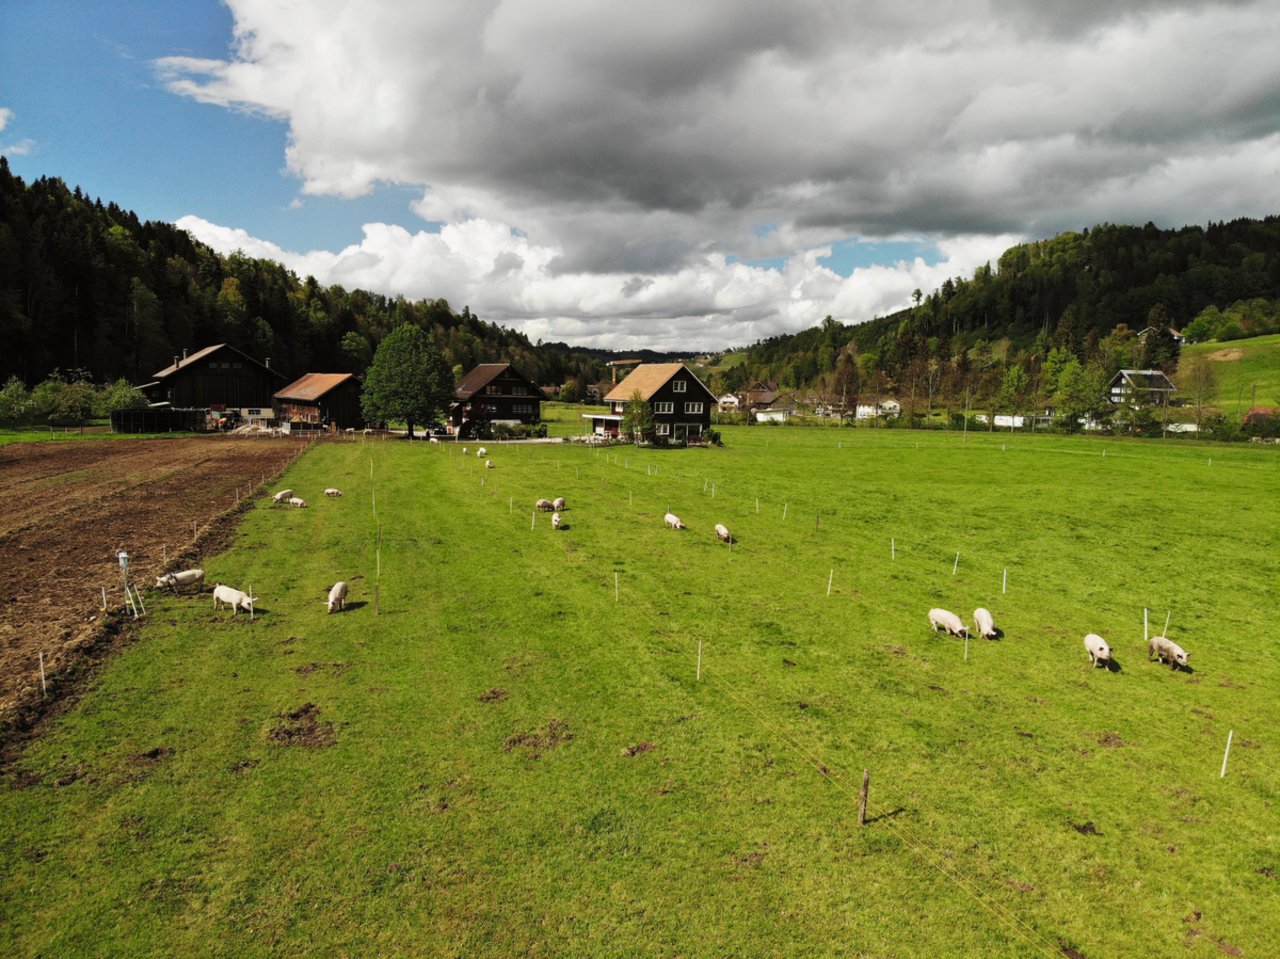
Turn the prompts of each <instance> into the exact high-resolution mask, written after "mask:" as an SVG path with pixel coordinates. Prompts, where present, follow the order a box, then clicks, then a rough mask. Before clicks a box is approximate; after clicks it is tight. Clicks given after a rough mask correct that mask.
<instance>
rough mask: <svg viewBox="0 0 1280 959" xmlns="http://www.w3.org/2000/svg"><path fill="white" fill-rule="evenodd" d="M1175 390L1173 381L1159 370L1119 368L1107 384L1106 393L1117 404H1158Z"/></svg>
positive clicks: (1164, 400) (1161, 403) (1163, 401)
mask: <svg viewBox="0 0 1280 959" xmlns="http://www.w3.org/2000/svg"><path fill="white" fill-rule="evenodd" d="M1175 392H1177V387H1176V386H1174V385H1173V381H1172V380H1171V379H1169V377H1167V376H1165V375H1164V373H1163V372H1161V371H1160V370H1121V371H1120V372H1119V373H1117V374H1116V375H1115V376H1113V377H1112V378H1111V382H1110V383H1108V384H1107V395H1108V396H1109V397H1110V398H1111V402H1112V403H1114V404H1116V405H1117V406H1120V405H1125V406H1130V405H1135V404H1138V405H1143V406H1160V405H1163V404H1164V403H1166V402H1168V400H1169V397H1171V396H1172V395H1173V394H1174V393H1175Z"/></svg>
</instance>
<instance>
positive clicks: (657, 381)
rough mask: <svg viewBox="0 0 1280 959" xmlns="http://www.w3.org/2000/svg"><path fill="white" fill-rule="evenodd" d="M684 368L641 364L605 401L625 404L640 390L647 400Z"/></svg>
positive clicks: (679, 365)
mask: <svg viewBox="0 0 1280 959" xmlns="http://www.w3.org/2000/svg"><path fill="white" fill-rule="evenodd" d="M684 368H685V366H684V364H683V363H641V364H640V365H639V366H637V367H636V368H635V369H634V370H632V371H631V372H630V373H628V374H627V378H626V379H625V380H623V381H622V382H621V383H619V384H618V385H617V386H615V387H614V388H613V389H611V390H610V391H609V393H608V395H606V396H605V398H604V401H605V402H606V403H612V402H618V403H624V402H626V401H627V400H629V399H631V397H632V396H633V395H634V394H635V392H636V390H639V391H640V396H641V397H642V398H643V399H646V400H647V399H648V398H649V397H651V396H653V394H654V393H656V392H658V390H660V389H662V387H663V386H665V385H666V383H667V380H669V379H671V377H673V376H675V375H676V374H677V373H679V372H680V371H681V370H683V369H684ZM695 379H696V377H695Z"/></svg>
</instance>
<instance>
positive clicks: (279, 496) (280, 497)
mask: <svg viewBox="0 0 1280 959" xmlns="http://www.w3.org/2000/svg"><path fill="white" fill-rule="evenodd" d="M292 495H293V490H291V489H282V490H281V491H280V492H278V493H276V495H275V496H273V497H271V499H272V501H273V502H276V503H283V502H284V501H285V500H287V499H288V498H289V497H290V496H292Z"/></svg>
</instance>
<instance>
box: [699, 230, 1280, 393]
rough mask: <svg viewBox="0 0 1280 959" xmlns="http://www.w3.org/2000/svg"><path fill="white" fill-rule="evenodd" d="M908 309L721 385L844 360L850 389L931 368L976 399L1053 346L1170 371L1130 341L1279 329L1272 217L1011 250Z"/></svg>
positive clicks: (796, 349)
mask: <svg viewBox="0 0 1280 959" xmlns="http://www.w3.org/2000/svg"><path fill="white" fill-rule="evenodd" d="M916 300H917V304H916V306H914V307H912V308H909V309H906V310H903V311H901V312H899V313H896V314H894V315H892V316H888V317H882V318H879V319H876V320H874V321H872V322H870V323H864V324H860V325H857V326H846V325H844V324H840V323H836V322H834V321H832V320H830V319H828V321H827V322H826V323H824V324H823V325H822V326H821V327H815V328H812V329H809V330H805V331H803V332H800V333H797V334H795V335H792V336H779V337H774V338H771V339H768V340H764V341H761V342H759V343H756V344H755V345H753V346H752V347H750V348H749V349H748V350H747V353H746V357H745V363H744V364H742V365H741V366H740V367H737V368H735V372H734V373H733V374H732V375H731V376H728V377H726V381H725V382H724V384H723V385H724V386H726V387H727V388H735V387H736V386H738V385H739V384H738V383H737V380H739V379H742V380H746V379H748V378H757V379H774V380H779V381H781V382H782V383H784V384H786V385H789V386H794V387H807V386H816V387H819V388H821V387H823V386H827V387H830V386H831V385H832V379H833V377H835V378H841V379H846V380H847V378H848V376H849V375H851V374H852V373H853V372H854V369H853V367H854V363H855V361H856V367H857V369H856V372H857V373H859V374H861V376H860V381H861V383H862V385H866V384H867V383H869V382H870V381H872V380H874V381H875V382H876V384H877V385H878V387H879V388H880V389H885V390H889V391H894V392H899V393H901V392H904V391H905V390H906V389H908V388H909V385H910V382H911V381H912V380H913V379H918V378H919V377H920V376H921V375H923V374H924V373H925V372H926V371H927V370H928V368H929V366H930V364H931V363H934V364H938V365H939V366H940V367H941V368H942V372H943V373H944V374H949V375H951V376H952V377H953V378H955V377H956V376H959V377H960V378H962V379H964V381H965V382H966V384H967V385H969V386H972V387H976V388H979V389H981V388H982V386H983V385H984V383H985V385H986V386H987V387H988V388H994V386H995V385H996V384H997V383H998V381H999V377H993V376H990V375H988V376H986V377H985V379H984V378H983V377H981V376H975V374H982V373H986V374H990V373H991V372H992V370H996V371H1000V370H1004V369H1007V368H1008V367H1009V366H1011V365H1019V366H1021V367H1022V368H1023V371H1024V373H1025V374H1026V375H1027V376H1028V377H1029V378H1030V379H1031V381H1032V386H1034V385H1035V381H1036V378H1037V376H1038V373H1039V368H1040V365H1041V364H1042V363H1043V361H1044V360H1045V359H1046V358H1047V356H1048V354H1049V352H1050V351H1051V350H1052V349H1054V348H1055V347H1056V348H1058V349H1060V350H1063V351H1065V352H1067V353H1069V354H1071V355H1072V356H1074V357H1075V358H1076V359H1078V360H1079V361H1080V362H1081V363H1082V364H1086V365H1087V364H1090V363H1094V364H1096V365H1097V366H1099V367H1100V368H1101V369H1102V370H1103V371H1104V372H1107V373H1109V372H1110V371H1113V370H1114V369H1116V368H1119V367H1120V366H1125V365H1141V366H1147V365H1154V366H1171V365H1172V364H1171V361H1172V360H1173V359H1174V358H1176V352H1174V351H1171V350H1170V349H1169V344H1168V343H1167V342H1163V343H1159V342H1154V341H1153V342H1150V343H1148V342H1147V341H1145V340H1140V339H1139V338H1138V335H1137V334H1139V333H1140V331H1142V330H1143V329H1144V328H1146V327H1148V326H1150V327H1155V328H1157V329H1160V330H1163V329H1164V328H1167V327H1173V328H1175V329H1179V330H1182V331H1183V332H1185V333H1186V334H1187V336H1188V339H1189V340H1190V341H1193V342H1203V341H1206V340H1211V339H1220V340H1227V339H1238V338H1241V337H1245V336H1255V335H1258V334H1262V333H1268V332H1274V331H1276V330H1280V217H1275V216H1270V217H1267V218H1266V219H1263V220H1249V219H1241V220H1233V221H1231V222H1228V223H1211V224H1209V225H1208V226H1207V227H1199V226H1189V227H1183V228H1181V229H1178V230H1159V229H1157V228H1156V227H1155V226H1153V225H1151V224H1147V225H1146V226H1144V227H1134V226H1114V225H1110V224H1106V225H1102V226H1098V227H1094V228H1093V229H1087V230H1084V231H1083V232H1080V233H1063V234H1060V235H1059V236H1056V237H1054V238H1052V239H1048V240H1040V241H1036V242H1034V243H1026V244H1022V245H1019V246H1015V247H1012V248H1010V249H1009V250H1007V251H1005V253H1004V254H1003V255H1002V256H1001V257H1000V260H999V262H998V263H997V264H996V266H994V267H992V266H991V265H990V264H987V265H985V266H983V267H982V268H980V269H978V270H977V271H976V272H975V273H974V275H973V276H972V277H970V278H963V277H957V278H955V279H949V280H947V281H946V282H944V283H943V284H942V286H941V287H940V288H939V289H937V290H935V291H933V292H932V293H929V294H928V295H924V294H922V293H920V292H919V291H917V297H916ZM1160 339H1163V337H1160ZM842 365H843V370H842Z"/></svg>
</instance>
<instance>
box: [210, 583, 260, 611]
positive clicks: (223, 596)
mask: <svg viewBox="0 0 1280 959" xmlns="http://www.w3.org/2000/svg"><path fill="white" fill-rule="evenodd" d="M257 601H258V597H257V596H250V595H249V594H248V593H246V592H244V591H243V590H239V589H232V588H231V587H230V586H223V585H222V584H221V583H218V584H217V585H216V586H214V587H213V608H214V609H217V608H218V606H219V604H220V603H226V604H227V605H228V606H230V607H231V615H232V616H234V615H236V613H237V612H238V611H239V610H242V609H243V610H247V611H248V612H250V613H252V612H253V604H254V603H256V602H257Z"/></svg>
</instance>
